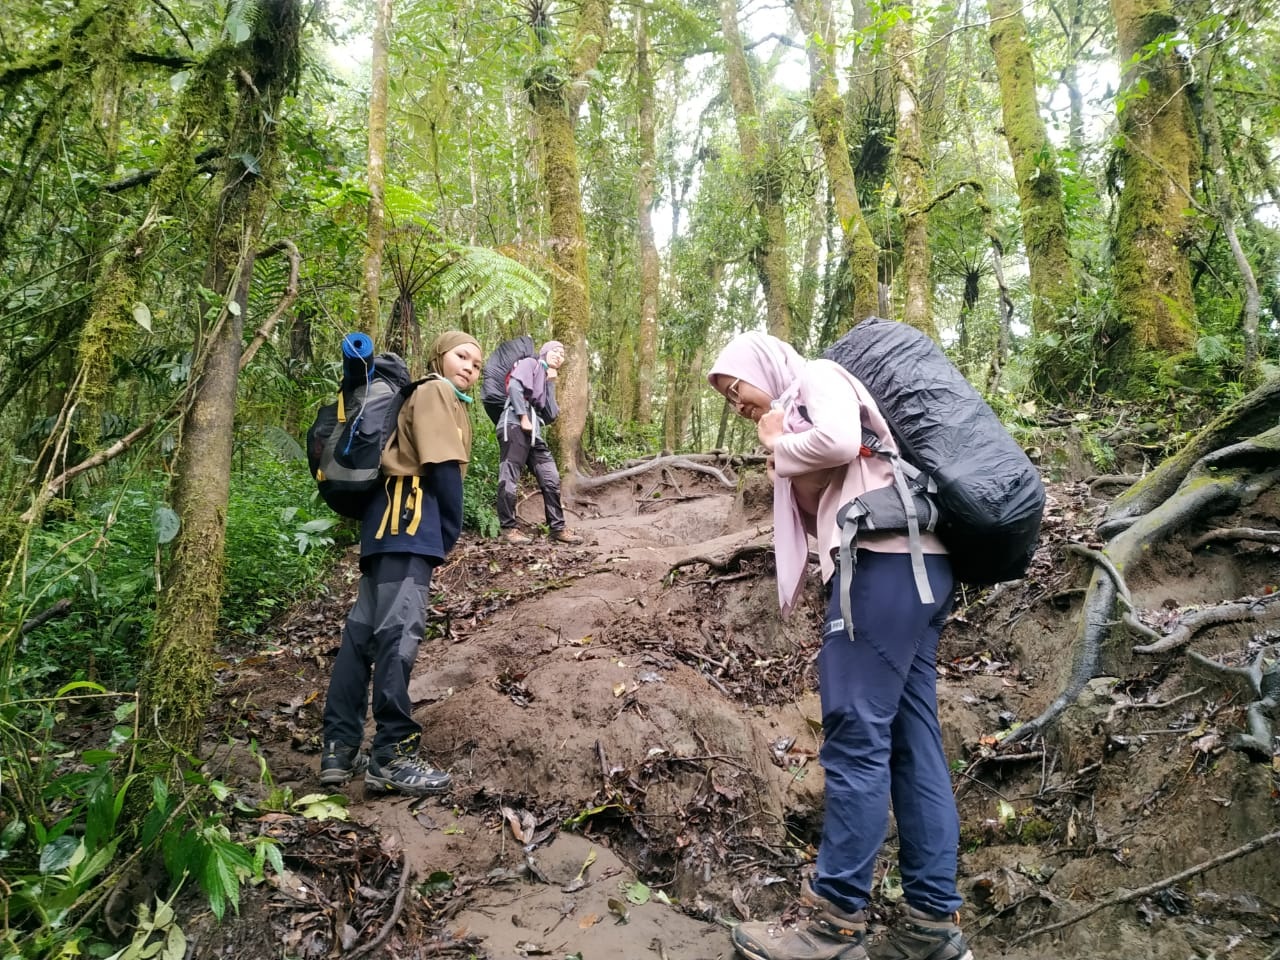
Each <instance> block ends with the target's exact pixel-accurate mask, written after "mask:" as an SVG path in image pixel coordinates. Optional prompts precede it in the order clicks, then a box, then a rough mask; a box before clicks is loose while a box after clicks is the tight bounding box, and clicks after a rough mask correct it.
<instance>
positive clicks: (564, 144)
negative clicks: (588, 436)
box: [528, 0, 609, 496]
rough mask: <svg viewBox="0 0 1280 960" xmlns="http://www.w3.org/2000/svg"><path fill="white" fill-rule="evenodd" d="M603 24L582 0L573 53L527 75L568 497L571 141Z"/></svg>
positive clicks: (576, 295) (590, 2)
mask: <svg viewBox="0 0 1280 960" xmlns="http://www.w3.org/2000/svg"><path fill="white" fill-rule="evenodd" d="M546 16H547V14H546V10H545V8H543V7H541V6H537V7H536V8H535V17H534V22H533V23H531V24H530V25H531V26H532V28H533V31H534V35H535V37H537V38H539V41H540V42H541V38H542V37H543V36H546V35H547V31H549V29H550V25H549V24H548V23H547V20H546ZM608 30H609V5H608V2H607V0H583V2H582V4H581V5H580V6H579V8H578V20H577V24H576V26H575V30H574V39H573V42H572V43H571V44H570V45H569V49H570V50H571V51H573V55H572V59H571V60H569V61H567V62H565V63H561V64H558V65H556V66H553V67H546V68H540V69H539V70H538V72H537V73H535V74H534V75H533V76H531V77H530V78H529V81H528V90H529V103H530V105H531V106H532V108H533V115H534V119H535V121H536V122H537V139H538V147H539V152H540V154H541V161H542V183H543V187H544V189H545V190H546V194H547V220H548V222H549V227H550V232H551V235H550V244H551V262H552V265H553V267H554V269H553V271H552V275H551V328H552V332H553V333H554V334H555V337H556V339H557V340H559V341H560V342H562V343H563V344H564V345H565V347H566V348H567V349H566V358H565V362H564V366H563V367H561V372H560V381H559V383H560V386H559V387H558V390H557V400H558V401H559V403H560V419H559V420H558V421H557V422H558V429H557V431H556V441H557V443H556V445H557V453H558V454H559V458H560V465H561V468H562V473H563V474H564V485H565V487H566V492H567V493H568V494H569V495H570V496H572V491H573V484H574V481H575V479H576V478H577V475H578V472H579V466H578V452H579V448H580V446H581V442H582V431H583V428H584V426H585V425H586V421H587V400H588V388H589V384H588V382H587V373H588V357H587V328H588V327H589V325H590V323H591V295H590V289H589V286H588V284H589V281H590V278H589V275H588V272H587V228H586V223H585V221H584V220H583V216H582V191H581V185H580V181H579V174H578V147H577V144H576V143H575V141H574V137H573V130H574V119H575V118H576V117H577V115H578V108H579V107H580V106H581V105H582V100H583V97H584V95H585V90H586V85H587V79H586V75H587V74H588V73H589V72H590V71H592V70H594V69H595V66H596V62H597V61H598V60H599V59H600V52H601V50H602V49H603V48H604V41H605V37H606V35H607V34H608Z"/></svg>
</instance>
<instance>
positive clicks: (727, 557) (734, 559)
mask: <svg viewBox="0 0 1280 960" xmlns="http://www.w3.org/2000/svg"><path fill="white" fill-rule="evenodd" d="M772 552H773V545H772V544H769V543H746V544H743V545H742V546H740V547H738V548H737V549H735V550H732V551H730V552H729V553H727V554H724V555H722V556H712V555H710V554H699V555H698V556H696V557H685V558H684V559H683V560H677V561H676V562H675V563H673V564H672V565H671V566H670V568H668V570H667V574H666V575H667V576H668V577H669V576H671V574H673V573H675V572H676V571H677V570H679V569H681V568H682V567H691V566H693V565H694V564H695V563H701V564H704V565H706V566H708V567H710V568H711V569H712V570H717V571H719V572H720V573H736V572H737V571H738V570H739V569H740V568H741V565H742V561H743V560H746V559H748V558H750V557H758V556H760V555H762V554H766V553H772Z"/></svg>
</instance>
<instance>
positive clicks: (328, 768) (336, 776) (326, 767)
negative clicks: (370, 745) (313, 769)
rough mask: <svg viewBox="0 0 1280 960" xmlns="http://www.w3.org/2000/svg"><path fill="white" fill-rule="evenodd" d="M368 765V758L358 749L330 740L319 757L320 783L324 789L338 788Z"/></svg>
mask: <svg viewBox="0 0 1280 960" xmlns="http://www.w3.org/2000/svg"><path fill="white" fill-rule="evenodd" d="M368 765H369V758H368V756H367V755H366V754H365V752H364V751H363V750H361V749H360V748H359V747H353V746H351V744H349V743H340V742H339V741H337V740H330V741H329V742H328V743H326V744H325V745H324V753H323V754H321V756H320V782H321V783H323V784H324V785H325V786H326V787H340V786H342V785H343V784H344V783H346V782H347V781H348V780H350V779H351V778H352V777H354V776H355V775H356V774H357V773H360V772H362V771H363V770H364V768H365V767H367V766H368Z"/></svg>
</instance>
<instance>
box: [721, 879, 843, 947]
mask: <svg viewBox="0 0 1280 960" xmlns="http://www.w3.org/2000/svg"><path fill="white" fill-rule="evenodd" d="M801 901H802V902H803V903H805V904H807V905H812V906H813V912H812V913H811V914H810V915H809V919H808V921H807V922H805V923H801V924H800V925H799V926H795V927H783V926H781V925H779V924H777V923H763V922H762V923H740V924H738V925H737V926H736V927H734V928H733V932H732V934H731V937H732V938H733V946H734V948H735V949H736V950H737V951H738V952H739V953H740V954H742V955H743V956H744V957H749V958H750V960H866V958H867V947H866V942H867V914H866V911H865V910H859V911H858V912H857V913H846V912H845V911H843V910H841V909H840V908H839V907H837V906H836V905H835V904H833V903H832V902H831V901H830V900H824V899H823V898H822V897H819V896H818V895H817V894H815V893H814V892H813V890H812V889H811V888H810V887H809V885H808V884H807V883H806V884H805V885H804V890H803V891H802V892H801Z"/></svg>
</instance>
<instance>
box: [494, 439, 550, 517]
mask: <svg viewBox="0 0 1280 960" xmlns="http://www.w3.org/2000/svg"><path fill="white" fill-rule="evenodd" d="M498 451H499V453H500V455H501V460H500V462H499V464H498V524H499V525H500V526H501V527H502V529H503V530H510V529H511V528H512V527H514V526H515V525H516V496H517V494H518V493H519V488H520V476H521V474H523V473H524V468H525V467H528V468H529V469H530V470H531V471H533V476H534V479H535V480H537V481H538V489H539V490H540V491H541V492H542V507H543V510H544V511H545V513H546V515H547V526H548V527H550V528H551V529H552V530H563V529H564V507H562V506H561V505H560V471H559V470H557V469H556V460H555V457H553V456H552V455H551V448H550V447H548V446H547V442H546V441H545V440H543V439H542V437H538V438H537V439H536V440H535V439H533V438H532V437H531V436H530V435H529V433H528V432H527V431H524V430H521V429H520V425H519V423H513V424H509V425H504V426H499V427H498Z"/></svg>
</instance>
